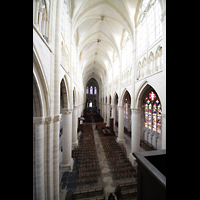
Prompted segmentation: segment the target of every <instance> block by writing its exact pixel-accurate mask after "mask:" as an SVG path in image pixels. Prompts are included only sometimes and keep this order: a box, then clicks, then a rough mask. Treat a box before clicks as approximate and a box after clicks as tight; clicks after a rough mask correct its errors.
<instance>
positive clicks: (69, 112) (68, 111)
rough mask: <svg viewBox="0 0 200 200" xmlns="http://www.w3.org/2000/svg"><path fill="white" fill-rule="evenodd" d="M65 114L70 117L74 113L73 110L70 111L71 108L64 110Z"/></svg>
mask: <svg viewBox="0 0 200 200" xmlns="http://www.w3.org/2000/svg"><path fill="white" fill-rule="evenodd" d="M62 111H63V114H64V115H69V114H71V113H72V111H73V109H70V108H64V109H63V110H62Z"/></svg>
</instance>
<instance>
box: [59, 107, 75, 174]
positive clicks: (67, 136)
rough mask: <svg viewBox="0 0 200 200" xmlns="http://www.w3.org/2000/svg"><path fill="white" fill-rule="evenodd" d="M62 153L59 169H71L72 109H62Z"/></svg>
mask: <svg viewBox="0 0 200 200" xmlns="http://www.w3.org/2000/svg"><path fill="white" fill-rule="evenodd" d="M62 116H63V153H62V163H61V167H67V168H69V170H71V169H72V165H73V159H72V157H71V152H72V109H66V108H65V109H63V115H62Z"/></svg>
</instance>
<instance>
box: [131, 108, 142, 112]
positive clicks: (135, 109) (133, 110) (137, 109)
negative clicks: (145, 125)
mask: <svg viewBox="0 0 200 200" xmlns="http://www.w3.org/2000/svg"><path fill="white" fill-rule="evenodd" d="M140 110H141V108H131V111H132V112H139V111H140Z"/></svg>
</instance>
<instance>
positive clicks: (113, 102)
mask: <svg viewBox="0 0 200 200" xmlns="http://www.w3.org/2000/svg"><path fill="white" fill-rule="evenodd" d="M116 95H117V97H118V98H119V95H118V93H117V92H116V91H115V92H114V93H113V97H112V102H111V104H112V105H114V104H115V97H116Z"/></svg>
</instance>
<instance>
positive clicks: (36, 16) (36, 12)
mask: <svg viewBox="0 0 200 200" xmlns="http://www.w3.org/2000/svg"><path fill="white" fill-rule="evenodd" d="M39 4H40V0H36V5H35V19H34V20H35V22H34V23H35V25H36V26H37V25H38V10H39Z"/></svg>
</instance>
